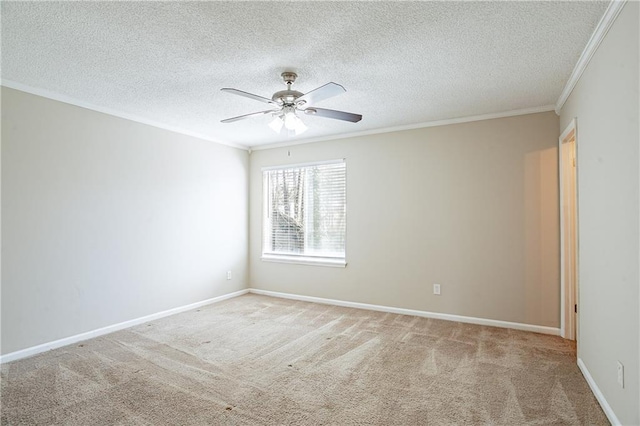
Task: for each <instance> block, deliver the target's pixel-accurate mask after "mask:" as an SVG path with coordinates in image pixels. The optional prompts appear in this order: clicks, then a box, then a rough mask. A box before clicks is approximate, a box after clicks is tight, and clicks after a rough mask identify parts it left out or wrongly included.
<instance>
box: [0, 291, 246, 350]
mask: <svg viewBox="0 0 640 426" xmlns="http://www.w3.org/2000/svg"><path fill="white" fill-rule="evenodd" d="M248 292H249V290H248V289H245V290H240V291H236V292H233V293H228V294H223V295H222V296H218V297H213V298H211V299H207V300H202V301H200V302H196V303H191V304H189V305H184V306H179V307H177V308H172V309H168V310H166V311H162V312H158V313H155V314H151V315H147V316H144V317H140V318H136V319H132V320H129V321H125V322H121V323H118V324H113V325H109V326H107V327H102V328H99V329H97V330H92V331H87V332H86V333H80V334H76V335H75V336H69V337H65V338H63V339H60V340H55V341H53V342H48V343H43V344H41V345H37V346H32V347H30V348H26V349H21V350H19V351H15V352H11V353H8V354H6V355H1V356H0V363H5V362H11V361H15V360H18V359H22V358H27V357H30V356H33V355H37V354H39V353H42V352H46V351H49V350H51V349H56V348H60V347H62V346H67V345H71V344H73V343H77V342H81V341H83V340H88V339H93V338H94V337H98V336H103V335H105V334H109V333H113V332H114V331H119V330H122V329H125V328H129V327H133V326H134V325H138V324H143V323H145V322H149V321H153V320H157V319H159V318H163V317H167V316H169V315H174V314H179V313H180V312H185V311H189V310H191V309H195V308H199V307H201V306H205V305H210V304H212V303H216V302H221V301H223V300H226V299H231V298H232V297H237V296H242V295H243V294H247V293H248Z"/></svg>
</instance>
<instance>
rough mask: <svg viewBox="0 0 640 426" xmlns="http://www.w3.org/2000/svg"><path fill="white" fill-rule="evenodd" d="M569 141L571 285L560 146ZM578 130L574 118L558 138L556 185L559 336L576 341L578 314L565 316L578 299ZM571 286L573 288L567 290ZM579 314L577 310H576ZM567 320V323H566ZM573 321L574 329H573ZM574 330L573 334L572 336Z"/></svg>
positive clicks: (576, 303)
mask: <svg viewBox="0 0 640 426" xmlns="http://www.w3.org/2000/svg"><path fill="white" fill-rule="evenodd" d="M571 139H573V140H574V151H575V152H574V156H575V159H576V163H575V172H574V174H575V186H576V187H575V194H576V200H575V204H576V217H575V229H576V232H575V240H576V241H575V253H574V256H575V264H576V266H575V268H576V271H575V279H574V282H573V285H571V283H566V282H565V245H566V241H565V238H564V230H565V226H566V224H565V220H564V204H565V203H564V180H565V179H566V178H565V176H564V175H563V161H564V159H563V157H562V145H563V144H564V143H566V142H569V141H570V140H571ZM577 166H578V129H577V119H576V118H574V119H572V120H571V122H570V123H569V124H568V125H567V127H566V128H565V130H564V131H563V132H562V134H561V135H560V137H559V138H558V175H559V176H558V178H559V179H558V184H559V190H560V191H559V194H560V203H559V205H560V335H561V336H562V337H564V338H565V339H570V340H576V339H577V338H578V336H577V334H578V315H579V313H578V314H576V315H575V316H574V315H567V313H569V314H570V313H571V312H572V311H573V310H574V309H575V308H574V305H578V299H579V288H580V287H579V285H578V280H579V273H578V271H579V268H578V265H579V256H578V251H579V250H578V239H579V231H578V230H579V227H578V167H577ZM568 286H571V287H573V288H567V287H568ZM578 312H579V309H578ZM567 319H568V321H567ZM574 321H575V327H574ZM574 329H575V334H574Z"/></svg>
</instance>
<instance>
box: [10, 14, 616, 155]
mask: <svg viewBox="0 0 640 426" xmlns="http://www.w3.org/2000/svg"><path fill="white" fill-rule="evenodd" d="M607 4H608V3H607V2H555V1H554V2H57V1H52V2H37V3H36V2H6V1H3V2H2V79H3V80H9V81H12V82H16V83H19V84H22V85H26V86H29V87H32V88H35V89H44V90H47V91H50V92H54V93H56V94H60V95H64V96H67V97H70V98H74V99H77V100H79V101H81V102H84V103H86V104H91V105H95V106H99V107H102V108H107V109H111V110H115V111H118V112H121V113H123V114H130V115H135V116H138V117H141V118H144V119H146V120H152V121H155V122H158V123H162V124H164V125H167V126H174V127H177V128H181V129H184V130H186V131H189V132H193V133H199V134H202V135H205V136H207V137H209V138H211V139H214V140H220V141H226V142H233V143H238V144H242V145H245V146H257V145H262V144H268V143H274V142H282V141H287V140H288V139H287V137H284V136H278V135H276V134H275V133H273V132H272V131H271V130H270V129H269V128H268V127H267V126H266V124H267V123H268V121H269V119H270V118H269V116H263V117H260V118H256V119H251V120H244V121H240V122H235V123H231V124H222V123H220V120H221V119H224V118H228V117H232V116H236V115H241V114H246V113H250V112H256V111H261V110H265V109H269V108H268V105H266V104H261V103H259V102H256V101H252V100H250V99H246V98H241V97H237V96H234V95H230V94H228V93H223V92H220V90H219V89H220V88H222V87H234V88H238V89H241V90H244V91H248V92H252V93H256V94H259V95H262V96H265V97H270V96H271V95H272V94H273V92H275V91H277V90H282V89H283V88H284V85H283V84H282V82H281V80H280V73H281V72H282V71H284V70H292V71H295V72H297V73H298V74H299V78H298V82H297V83H296V84H295V85H294V88H296V89H297V90H299V91H301V92H308V91H310V90H312V89H314V88H316V87H318V86H320V85H322V84H324V83H327V82H329V81H334V82H336V83H339V84H342V85H344V86H345V88H346V89H347V93H345V94H342V95H340V96H337V97H335V98H332V99H329V100H326V101H324V102H322V103H321V104H319V105H317V106H320V107H324V108H332V109H339V110H344V111H349V112H355V113H360V114H363V116H364V118H363V120H362V121H361V122H360V123H357V124H353V123H346V122H340V121H335V120H329V119H324V118H320V117H306V118H305V121H306V122H307V124H308V125H309V131H308V132H306V133H305V134H304V135H302V136H303V137H304V138H314V137H322V136H328V135H337V134H344V133H349V132H359V131H365V130H374V129H379V128H386V127H393V126H403V125H411V124H416V123H424V122H429V121H434V120H443V119H450V118H456V117H464V116H471V115H479V114H489V113H495V112H504V111H510V110H516V109H523V108H533V107H540V106H545V105H550V104H554V103H555V102H556V100H557V98H558V96H559V95H560V92H561V91H562V88H563V86H564V84H565V82H566V81H567V79H568V77H569V75H570V74H571V71H572V69H573V67H574V65H575V63H576V62H577V60H578V58H579V57H580V54H581V52H582V50H583V49H584V47H585V45H586V43H587V41H588V39H589V37H590V35H591V34H592V32H593V30H594V29H595V27H596V25H597V23H598V21H599V19H600V18H601V16H602V15H603V13H604V11H605V9H606V6H607ZM265 107H266V108H265Z"/></svg>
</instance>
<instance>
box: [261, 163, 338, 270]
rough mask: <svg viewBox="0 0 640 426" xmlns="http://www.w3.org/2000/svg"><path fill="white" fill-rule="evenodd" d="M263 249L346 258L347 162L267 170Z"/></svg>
mask: <svg viewBox="0 0 640 426" xmlns="http://www.w3.org/2000/svg"><path fill="white" fill-rule="evenodd" d="M263 180H264V189H265V194H264V227H263V246H262V252H263V255H264V254H268V255H286V256H304V257H318V258H335V259H344V257H345V234H346V163H345V162H344V161H343V160H340V161H337V162H330V163H318V164H311V165H299V166H287V167H283V168H271V169H267V170H263Z"/></svg>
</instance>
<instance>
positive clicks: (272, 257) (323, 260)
mask: <svg viewBox="0 0 640 426" xmlns="http://www.w3.org/2000/svg"><path fill="white" fill-rule="evenodd" d="M336 163H345V184H346V179H347V176H346V159H344V158H341V159H338V160H327V161H314V162H310V163H297V164H286V165H280V166H268V167H263V168H262V169H261V172H262V208H261V211H260V215H261V216H260V219H261V221H262V224H261V228H262V233H261V236H260V252H261V256H260V259H261V260H262V261H265V262H276V263H293V264H298V265H311V266H329V267H336V268H344V267H346V266H347V227H346V224H345V231H344V233H345V248H344V257H327V256H309V255H297V254H293V253H290V254H275V253H265V252H264V241H265V233H266V232H267V229H266V209H267V208H268V205H269V202H268V200H269V188H268V185H266V184H265V179H264V172H267V171H271V170H286V169H295V168H300V167H311V166H320V165H323V164H336ZM345 196H346V188H345Z"/></svg>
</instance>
